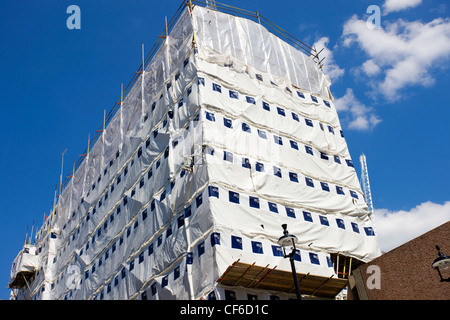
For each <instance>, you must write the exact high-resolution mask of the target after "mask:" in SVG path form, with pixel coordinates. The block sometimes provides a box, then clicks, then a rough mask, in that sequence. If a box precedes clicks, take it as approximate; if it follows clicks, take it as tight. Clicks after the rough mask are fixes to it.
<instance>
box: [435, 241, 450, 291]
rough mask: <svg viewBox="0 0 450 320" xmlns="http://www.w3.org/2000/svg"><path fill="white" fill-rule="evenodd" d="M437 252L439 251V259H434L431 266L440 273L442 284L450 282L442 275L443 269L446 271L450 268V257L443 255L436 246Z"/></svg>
mask: <svg viewBox="0 0 450 320" xmlns="http://www.w3.org/2000/svg"><path fill="white" fill-rule="evenodd" d="M436 250H437V251H438V257H437V258H436V259H434V261H433V264H432V265H431V266H432V267H433V269H436V271H437V272H438V274H439V277H441V282H444V281H445V282H450V278H447V279H444V278H443V277H442V274H441V269H442V270H444V269H447V268H448V267H449V266H450V257H449V256H447V255H445V254H443V253H442V252H441V248H439V246H436Z"/></svg>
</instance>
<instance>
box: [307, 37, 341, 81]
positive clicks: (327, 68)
mask: <svg viewBox="0 0 450 320" xmlns="http://www.w3.org/2000/svg"><path fill="white" fill-rule="evenodd" d="M329 41H330V39H329V38H328V37H322V38H320V39H319V40H318V41H316V42H315V43H314V46H313V47H314V48H316V50H317V52H319V51H320V50H322V49H323V50H322V52H321V53H320V55H319V59H322V58H323V57H325V60H323V68H322V69H323V71H324V72H325V74H327V75H328V76H329V77H330V79H331V80H333V81H336V80H337V79H339V78H340V77H342V76H343V75H344V72H345V70H344V69H342V68H340V67H339V66H338V65H337V64H336V62H335V61H334V58H333V52H332V51H331V50H330V49H328V47H327V45H328V42H329Z"/></svg>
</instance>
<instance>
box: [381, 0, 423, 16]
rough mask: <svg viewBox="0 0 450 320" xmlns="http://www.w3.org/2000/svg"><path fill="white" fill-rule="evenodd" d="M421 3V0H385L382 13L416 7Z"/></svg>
mask: <svg viewBox="0 0 450 320" xmlns="http://www.w3.org/2000/svg"><path fill="white" fill-rule="evenodd" d="M421 3H422V0H386V1H385V2H384V4H383V10H384V13H385V14H386V13H389V12H396V11H401V10H404V9H409V8H413V7H417V6H418V5H419V4H421Z"/></svg>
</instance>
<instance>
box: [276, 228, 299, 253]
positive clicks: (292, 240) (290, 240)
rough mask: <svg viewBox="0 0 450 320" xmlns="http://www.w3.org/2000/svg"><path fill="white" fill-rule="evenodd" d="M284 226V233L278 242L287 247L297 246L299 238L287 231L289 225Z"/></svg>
mask: <svg viewBox="0 0 450 320" xmlns="http://www.w3.org/2000/svg"><path fill="white" fill-rule="evenodd" d="M281 227H282V228H283V235H282V236H281V237H280V238H279V239H278V244H279V245H280V246H282V247H284V248H286V247H291V246H293V247H295V244H296V243H297V242H298V239H297V237H296V236H294V235H293V234H289V232H288V231H287V225H286V224H283V225H281Z"/></svg>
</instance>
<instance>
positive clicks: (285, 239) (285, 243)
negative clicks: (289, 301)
mask: <svg viewBox="0 0 450 320" xmlns="http://www.w3.org/2000/svg"><path fill="white" fill-rule="evenodd" d="M281 227H282V228H283V236H281V237H280V238H279V239H278V244H279V245H280V246H282V247H283V253H284V258H288V257H289V260H290V262H291V269H292V276H293V278H294V284H295V291H296V292H297V299H298V300H302V297H301V294H300V288H299V286H298V279H297V272H296V271H295V264H294V255H295V243H296V242H297V241H298V239H297V237H296V236H294V235H292V234H289V232H288V231H287V224H282V225H281ZM289 247H292V252H291V253H289V254H286V248H289Z"/></svg>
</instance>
